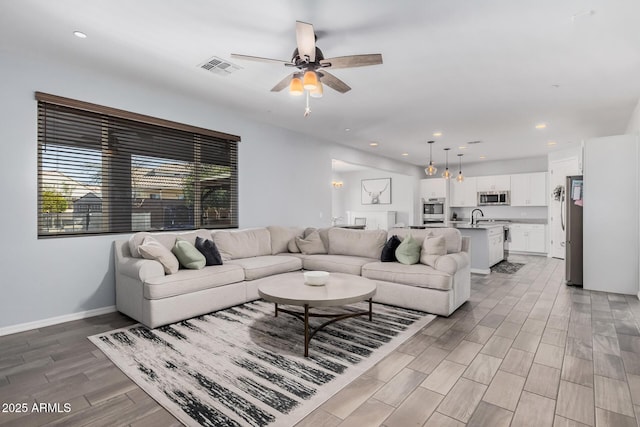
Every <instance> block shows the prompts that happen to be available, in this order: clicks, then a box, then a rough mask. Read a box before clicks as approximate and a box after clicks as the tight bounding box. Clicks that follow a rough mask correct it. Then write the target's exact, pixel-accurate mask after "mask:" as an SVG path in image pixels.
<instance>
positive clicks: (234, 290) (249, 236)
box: [114, 226, 470, 328]
mask: <svg viewBox="0 0 640 427" xmlns="http://www.w3.org/2000/svg"><path fill="white" fill-rule="evenodd" d="M314 233H317V234H319V236H320V238H321V242H322V244H320V245H318V244H317V242H316V244H315V246H314V249H311V250H310V249H309V248H308V247H305V246H304V245H303V244H304V243H305V242H307V241H308V240H307V239H306V238H307V237H308V238H309V239H310V238H311V236H312V235H315V234H314ZM408 234H411V235H412V237H413V238H414V239H415V240H416V241H418V242H419V243H420V244H422V243H423V241H424V240H425V237H426V236H427V235H432V236H443V237H444V240H445V242H446V254H445V255H441V256H436V257H435V258H434V259H433V262H430V263H429V264H431V265H426V264H423V263H417V264H413V265H405V264H401V263H399V262H381V261H380V255H381V251H382V249H383V247H384V245H385V243H386V242H387V240H388V238H389V237H391V236H393V235H397V236H399V237H400V238H401V239H404V238H406V236H407V235H408ZM147 236H152V237H153V239H155V240H156V241H157V242H160V243H161V244H162V245H163V246H164V247H166V248H167V249H171V248H173V246H174V244H175V242H176V240H177V239H181V240H187V241H189V242H191V243H195V241H196V238H197V237H201V238H203V239H212V240H213V241H214V242H215V244H216V246H217V248H218V250H219V252H220V255H221V256H222V259H223V264H222V265H214V266H207V267H204V268H202V269H199V270H196V269H180V270H178V271H177V272H175V273H174V274H166V273H165V268H164V267H163V265H162V264H161V263H160V262H158V261H157V260H154V259H145V258H142V257H141V254H140V250H139V248H140V245H141V244H142V243H143V242H144V241H145V238H146V237H147ZM440 241H442V239H440ZM295 242H298V243H299V245H298V244H295ZM300 247H302V248H303V252H299V251H300ZM305 249H307V250H306V251H305ZM423 249H424V248H423ZM114 252H115V275H116V307H117V309H118V310H119V311H120V312H122V313H124V314H126V315H128V316H130V317H132V318H134V319H135V320H137V321H139V322H141V323H143V324H145V325H147V326H149V327H151V328H155V327H158V326H162V325H165V324H169V323H173V322H176V321H180V320H184V319H188V318H191V317H194V316H199V315H202V314H205V313H209V312H212V311H216V310H220V309H223V308H227V307H230V306H234V305H238V304H242V303H244V302H248V301H252V300H255V299H258V298H259V296H258V286H259V285H260V283H261V280H262V279H265V278H267V277H270V276H273V275H276V274H282V273H288V272H292V271H298V270H303V269H304V270H326V271H330V272H340V273H348V274H354V275H361V276H364V277H367V278H369V279H371V280H374V281H375V282H376V284H377V292H376V295H375V296H374V298H373V300H374V301H375V302H380V303H385V304H391V305H397V306H401V307H406V308H411V309H416V310H421V311H426V312H429V313H433V314H438V315H442V316H449V315H450V314H451V313H453V312H454V311H455V310H456V309H457V308H458V307H459V306H460V305H462V304H463V303H464V302H465V301H466V300H467V299H469V296H470V262H469V241H468V238H463V237H462V236H461V235H460V232H459V231H458V230H457V229H454V228H438V229H431V230H428V231H427V230H412V229H391V230H389V231H388V232H387V231H384V230H365V231H362V230H348V229H343V228H325V229H319V230H315V229H306V230H303V229H301V228H295V227H281V226H272V227H265V228H253V229H245V230H232V231H229V230H217V231H213V230H196V231H190V232H184V233H178V232H166V233H147V232H140V233H136V234H134V235H133V236H131V238H130V239H129V240H117V241H115V242H114ZM304 252H306V253H304Z"/></svg>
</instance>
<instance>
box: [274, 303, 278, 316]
mask: <svg viewBox="0 0 640 427" xmlns="http://www.w3.org/2000/svg"><path fill="white" fill-rule="evenodd" d="M274 305H275V306H276V314H275V315H274V317H278V303H277V302H276V303H275V304H274Z"/></svg>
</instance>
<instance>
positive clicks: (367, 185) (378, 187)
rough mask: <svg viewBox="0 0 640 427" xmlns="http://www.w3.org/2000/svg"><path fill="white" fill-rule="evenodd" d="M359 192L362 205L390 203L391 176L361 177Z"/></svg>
mask: <svg viewBox="0 0 640 427" xmlns="http://www.w3.org/2000/svg"><path fill="white" fill-rule="evenodd" d="M361 194H362V195H361V202H362V204H363V205H389V204H391V178H380V179H363V180H362V193H361Z"/></svg>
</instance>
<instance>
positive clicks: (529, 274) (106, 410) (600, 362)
mask: <svg viewBox="0 0 640 427" xmlns="http://www.w3.org/2000/svg"><path fill="white" fill-rule="evenodd" d="M510 261H514V262H525V263H526V265H525V266H524V267H523V268H522V269H521V270H520V271H518V272H517V273H515V274H511V275H507V274H496V273H492V274H491V275H489V276H479V275H473V276H472V291H471V299H470V301H468V302H467V303H465V304H464V305H463V306H462V307H461V308H460V309H459V310H458V311H456V313H454V314H453V315H452V316H450V317H449V318H443V317H438V318H437V319H436V320H435V321H433V322H432V323H431V324H429V325H428V326H427V327H425V328H424V329H423V330H422V331H420V333H418V334H416V335H415V336H414V337H413V338H411V339H410V340H408V341H407V342H406V343H404V344H403V345H402V346H401V347H399V348H398V349H397V350H396V351H395V352H393V353H392V354H390V355H389V356H388V357H386V358H385V359H384V360H383V361H381V362H380V363H379V364H378V365H376V366H375V367H373V368H372V369H371V370H370V371H368V372H367V373H366V374H364V375H363V376H361V377H359V378H358V379H357V380H355V381H354V382H353V383H352V384H350V385H349V386H347V387H346V388H345V389H343V390H342V391H340V392H339V393H338V394H336V395H335V396H333V397H332V398H331V399H329V400H328V401H327V402H325V403H324V404H323V405H322V406H321V407H319V408H318V409H316V411H314V412H313V413H311V414H310V415H309V416H308V417H307V418H305V419H304V420H303V421H302V422H300V423H299V424H298V425H299V426H314V427H315V426H318V425H322V426H337V425H340V426H386V427H395V426H402V427H405V426H411V425H413V426H427V427H431V426H463V425H468V426H509V425H511V426H536V427H541V426H583V425H588V426H616V427H624V426H636V427H638V426H640V423H638V419H640V417H639V415H640V328H639V327H638V325H639V321H640V302H639V301H638V299H637V298H636V297H631V296H623V295H616V294H607V293H601V292H589V291H585V290H583V289H581V288H573V287H567V286H565V285H564V282H563V275H564V264H563V262H562V261H559V260H556V259H548V258H542V257H523V256H520V257H518V256H513V257H512V258H510ZM132 323H133V322H132V321H131V319H129V318H127V317H125V316H123V315H120V314H117V313H113V314H109V315H104V316H98V317H93V318H89V319H84V320H78V321H74V322H68V323H63V324H59V325H55V326H50V327H47V328H41V329H37V330H32V331H27V332H23V333H19V334H14V335H9V336H6V337H0V404H7V405H8V404H11V403H27V404H28V406H29V410H31V406H32V404H33V403H43V402H44V403H59V404H60V406H61V407H60V410H61V412H53V413H52V412H48V413H40V414H38V413H32V412H30V411H29V413H16V412H13V411H12V412H11V413H8V412H0V425H1V426H3V427H5V426H21V427H23V426H41V425H63V426H87V425H91V426H102V425H104V426H116V425H123V426H136V427H138V426H173V425H180V424H179V423H178V422H177V420H176V419H175V418H173V417H172V416H171V415H170V414H169V413H168V412H167V411H165V410H164V409H163V408H162V407H160V406H159V405H158V404H157V403H156V402H155V401H154V400H152V399H151V398H150V397H148V396H147V395H146V394H145V393H144V392H143V391H142V390H141V389H140V388H138V387H137V386H136V385H135V384H134V383H133V382H132V381H131V380H129V379H128V378H127V377H126V376H125V375H124V374H122V373H121V372H120V370H118V369H117V368H116V367H115V366H114V365H113V364H112V363H111V362H110V361H109V360H108V359H106V358H105V356H104V355H103V354H102V353H101V352H100V351H99V350H97V349H96V348H95V347H94V346H93V344H91V343H90V342H89V341H88V340H87V339H86V337H87V336H89V335H93V334H96V333H99V332H104V331H109V330H111V329H115V328H119V327H123V326H126V325H129V324H132ZM64 403H69V404H70V405H71V411H70V412H68V413H65V412H64V407H63V406H62V405H63V404H64ZM0 409H9V408H8V407H5V408H0Z"/></svg>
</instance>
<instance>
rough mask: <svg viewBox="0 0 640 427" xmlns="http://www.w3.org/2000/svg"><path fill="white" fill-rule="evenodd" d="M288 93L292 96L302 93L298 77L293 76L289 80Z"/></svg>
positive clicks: (300, 81) (302, 89)
mask: <svg viewBox="0 0 640 427" xmlns="http://www.w3.org/2000/svg"><path fill="white" fill-rule="evenodd" d="M289 93H290V94H291V95H294V96H300V95H302V94H303V93H304V88H303V87H302V79H300V76H298V75H295V76H293V78H292V79H291V83H289Z"/></svg>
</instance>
